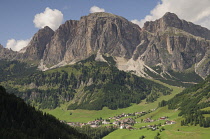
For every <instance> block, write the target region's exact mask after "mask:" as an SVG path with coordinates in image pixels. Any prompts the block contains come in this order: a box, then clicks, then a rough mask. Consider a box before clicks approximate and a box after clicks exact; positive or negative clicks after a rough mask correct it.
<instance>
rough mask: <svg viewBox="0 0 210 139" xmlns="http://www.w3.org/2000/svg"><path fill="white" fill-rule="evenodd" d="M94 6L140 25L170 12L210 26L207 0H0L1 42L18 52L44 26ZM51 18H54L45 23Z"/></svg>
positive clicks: (67, 18) (64, 19) (72, 16)
mask: <svg viewBox="0 0 210 139" xmlns="http://www.w3.org/2000/svg"><path fill="white" fill-rule="evenodd" d="M93 6H97V8H99V9H100V10H104V11H105V12H109V13H113V14H116V15H120V16H123V17H125V18H126V19H128V20H130V21H132V22H133V23H135V24H138V25H139V26H140V27H141V26H142V25H143V23H144V22H145V21H152V20H156V19H158V18H161V17H162V16H163V15H164V14H165V13H166V12H173V13H175V14H177V15H178V16H179V17H180V18H181V19H185V20H187V21H191V22H193V23H195V24H199V25H202V26H204V27H206V28H209V29H210V0H202V1H199V0H0V44H2V45H3V46H4V47H7V48H11V49H13V50H16V51H18V50H20V48H22V47H25V46H24V45H27V44H28V42H29V41H30V38H31V37H32V36H33V35H34V34H35V33H36V32H37V31H38V30H39V29H40V28H42V27H43V26H44V25H48V24H51V25H52V24H54V23H55V25H56V27H55V28H54V30H55V29H56V28H57V27H58V25H60V24H61V23H63V22H65V21H66V20H70V19H73V20H79V19H80V17H81V16H84V15H88V14H89V13H90V9H91V7H93ZM47 7H48V8H47ZM46 8H47V9H46ZM93 11H95V12H97V10H93ZM36 15H37V16H36ZM35 16H36V17H37V18H35ZM51 17H53V18H54V19H52V21H50V23H48V19H50V18H51ZM35 19H36V22H33V21H34V20H35ZM58 19H59V21H58ZM61 20H62V21H61ZM48 26H50V25H48ZM51 28H52V27H51ZM8 40H9V41H8ZM16 48H18V49H16Z"/></svg>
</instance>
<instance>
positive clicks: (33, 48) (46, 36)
mask: <svg viewBox="0 0 210 139" xmlns="http://www.w3.org/2000/svg"><path fill="white" fill-rule="evenodd" d="M53 35H54V31H53V30H52V29H51V28H49V27H48V26H46V27H44V28H43V29H40V30H39V31H38V32H37V33H36V34H35V35H34V36H33V38H32V40H31V41H30V43H29V44H28V46H27V47H25V48H24V50H25V52H24V53H23V55H22V56H21V57H22V58H23V59H28V60H41V59H42V58H43V55H44V51H45V49H46V45H47V44H48V43H49V41H50V40H51V37H52V36H53ZM22 51H23V50H22Z"/></svg>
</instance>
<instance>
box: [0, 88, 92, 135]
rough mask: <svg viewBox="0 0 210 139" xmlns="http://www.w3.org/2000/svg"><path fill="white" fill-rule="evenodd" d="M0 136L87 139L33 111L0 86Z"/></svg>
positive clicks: (50, 117)
mask: <svg viewBox="0 0 210 139" xmlns="http://www.w3.org/2000/svg"><path fill="white" fill-rule="evenodd" d="M0 112H1V113H0V123H1V124H0V135H1V138H2V139H14V138H15V139H59V138H61V139H74V138H75V139H78V138H83V139H86V138H87V139H88V138H89V137H88V136H87V135H85V134H82V133H79V132H78V131H77V130H76V129H74V128H72V127H70V126H68V125H66V124H64V123H61V122H60V121H58V120H57V119H56V118H55V117H53V116H52V115H49V114H46V113H43V112H41V111H37V110H35V108H33V107H31V106H30V105H27V104H26V103H25V102H24V101H23V100H22V99H20V98H18V97H16V96H15V95H14V94H8V93H7V92H6V90H5V89H4V88H3V87H2V86H0Z"/></svg>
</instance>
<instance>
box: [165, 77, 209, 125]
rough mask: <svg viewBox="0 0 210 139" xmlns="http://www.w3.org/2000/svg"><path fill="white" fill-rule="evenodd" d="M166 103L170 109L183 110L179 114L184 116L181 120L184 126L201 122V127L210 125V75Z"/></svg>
mask: <svg viewBox="0 0 210 139" xmlns="http://www.w3.org/2000/svg"><path fill="white" fill-rule="evenodd" d="M164 103H165V104H167V105H168V108H169V109H178V110H180V111H181V112H180V113H179V116H183V118H184V120H183V121H182V122H181V124H182V125H183V126H184V125H197V124H199V125H200V126H201V127H210V117H209V114H210V111H209V108H210V76H208V77H207V78H206V79H205V81H203V82H201V83H199V84H197V85H194V86H192V87H190V88H187V89H185V90H183V91H182V92H181V93H179V94H177V95H176V96H175V97H174V98H172V99H171V100H169V101H168V102H164ZM162 104H163V102H162Z"/></svg>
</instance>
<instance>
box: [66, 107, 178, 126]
mask: <svg viewBox="0 0 210 139" xmlns="http://www.w3.org/2000/svg"><path fill="white" fill-rule="evenodd" d="M154 110H155V109H153V110H152V111H154ZM145 114H147V112H145V111H142V112H134V113H127V114H125V113H122V114H120V115H117V116H114V117H109V119H106V120H105V119H102V118H100V119H96V120H94V121H89V122H88V123H80V122H69V123H67V124H68V125H69V126H79V127H82V126H85V125H89V126H90V127H93V128H96V127H100V126H101V125H112V126H114V127H115V128H120V129H129V130H130V129H136V128H134V127H133V126H134V124H135V123H137V122H136V121H135V120H134V119H133V118H130V117H129V116H137V115H141V116H142V115H145ZM110 120H114V121H113V122H110ZM159 120H166V122H165V125H170V124H175V123H176V122H175V121H169V120H168V117H167V116H165V117H160V118H159V119H158V120H153V119H151V118H146V119H144V120H142V122H144V123H150V122H154V121H159ZM142 128H149V129H152V130H156V129H157V128H158V125H147V126H142V127H141V128H140V129H142Z"/></svg>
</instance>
